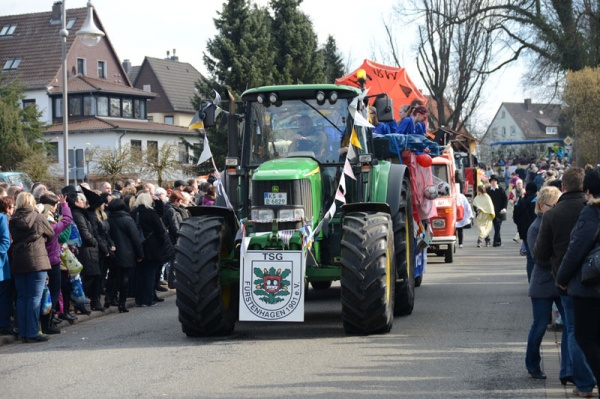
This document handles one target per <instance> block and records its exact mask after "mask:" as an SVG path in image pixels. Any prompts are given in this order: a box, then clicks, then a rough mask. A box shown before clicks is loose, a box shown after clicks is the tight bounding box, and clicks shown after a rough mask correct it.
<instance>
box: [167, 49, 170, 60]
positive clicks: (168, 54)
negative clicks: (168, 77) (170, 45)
mask: <svg viewBox="0 0 600 399" xmlns="http://www.w3.org/2000/svg"><path fill="white" fill-rule="evenodd" d="M170 58H171V52H170V51H169V50H167V60H168V59H170Z"/></svg>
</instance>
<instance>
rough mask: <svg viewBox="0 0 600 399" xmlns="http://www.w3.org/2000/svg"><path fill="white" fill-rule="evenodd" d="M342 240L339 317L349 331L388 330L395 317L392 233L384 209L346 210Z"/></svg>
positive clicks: (389, 220)
mask: <svg viewBox="0 0 600 399" xmlns="http://www.w3.org/2000/svg"><path fill="white" fill-rule="evenodd" d="M342 229H343V233H342V242H341V262H342V276H341V287H342V289H341V302H342V321H343V324H344V330H345V331H346V333H348V334H358V335H368V334H381V333H387V332H389V331H390V330H391V328H392V324H393V321H394V282H395V277H396V271H395V260H394V235H393V231H392V221H391V218H390V215H388V214H387V213H381V212H378V213H369V212H349V213H348V214H346V215H345V216H344V221H343V227H342Z"/></svg>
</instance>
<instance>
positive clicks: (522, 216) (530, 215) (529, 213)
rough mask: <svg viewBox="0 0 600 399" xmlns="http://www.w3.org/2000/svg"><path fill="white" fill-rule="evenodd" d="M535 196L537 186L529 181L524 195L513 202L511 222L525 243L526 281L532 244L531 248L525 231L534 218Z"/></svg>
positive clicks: (529, 272) (531, 259) (530, 267)
mask: <svg viewBox="0 0 600 399" xmlns="http://www.w3.org/2000/svg"><path fill="white" fill-rule="evenodd" d="M536 198H537V186H536V185H535V183H533V182H530V183H527V185H526V186H525V195H524V196H523V197H521V199H519V200H518V201H517V203H516V204H515V209H514V211H513V222H515V224H516V225H517V231H518V232H519V238H521V240H523V244H525V255H526V256H527V281H531V272H532V271H533V264H534V261H533V256H532V253H531V252H532V251H533V245H534V244H535V243H532V244H531V248H530V247H529V245H528V243H527V231H528V230H529V226H531V224H532V223H533V221H534V220H535V218H536V215H535V201H536Z"/></svg>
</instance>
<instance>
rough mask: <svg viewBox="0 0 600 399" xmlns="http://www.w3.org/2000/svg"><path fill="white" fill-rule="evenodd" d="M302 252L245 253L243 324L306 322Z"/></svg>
mask: <svg viewBox="0 0 600 399" xmlns="http://www.w3.org/2000/svg"><path fill="white" fill-rule="evenodd" d="M305 264H306V257H305V255H304V253H303V251H245V253H244V257H243V258H242V273H241V284H240V320H241V321H304V270H305V269H304V268H305Z"/></svg>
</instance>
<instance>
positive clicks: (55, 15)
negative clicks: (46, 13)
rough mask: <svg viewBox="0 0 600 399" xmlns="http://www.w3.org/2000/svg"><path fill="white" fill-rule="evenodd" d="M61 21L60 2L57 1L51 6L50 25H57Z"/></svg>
mask: <svg viewBox="0 0 600 399" xmlns="http://www.w3.org/2000/svg"><path fill="white" fill-rule="evenodd" d="M61 20H62V1H57V2H56V3H54V4H53V5H52V16H51V17H50V25H58V24H60V23H61Z"/></svg>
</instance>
